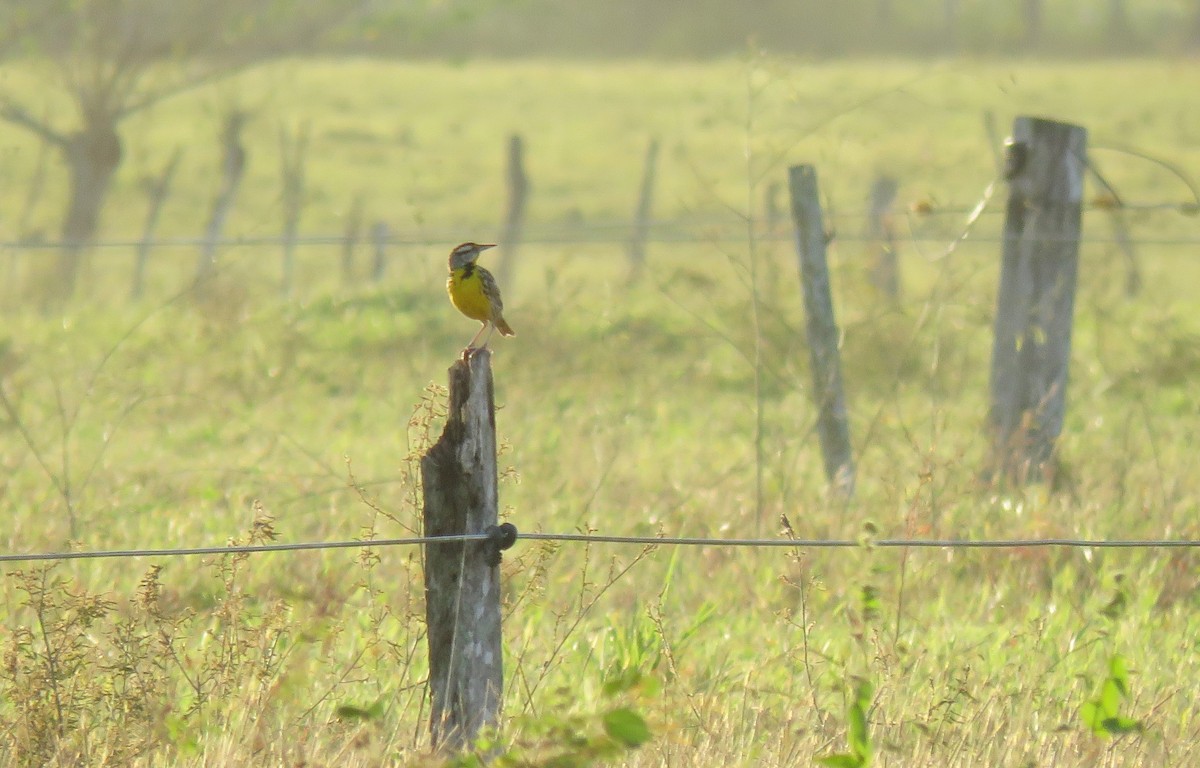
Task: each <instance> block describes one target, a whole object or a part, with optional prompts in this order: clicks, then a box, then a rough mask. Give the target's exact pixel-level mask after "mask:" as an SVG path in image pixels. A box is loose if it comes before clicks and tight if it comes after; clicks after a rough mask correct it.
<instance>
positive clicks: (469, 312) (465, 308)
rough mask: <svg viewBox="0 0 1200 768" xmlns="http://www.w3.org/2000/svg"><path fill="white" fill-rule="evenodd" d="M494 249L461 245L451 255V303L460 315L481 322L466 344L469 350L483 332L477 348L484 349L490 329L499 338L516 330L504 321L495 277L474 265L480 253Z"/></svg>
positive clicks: (492, 245)
mask: <svg viewBox="0 0 1200 768" xmlns="http://www.w3.org/2000/svg"><path fill="white" fill-rule="evenodd" d="M495 247H496V244H495V243H489V244H487V245H480V244H478V243H463V244H462V245H460V246H458V247H457V248H455V249H454V250H453V251H451V252H450V278H449V279H448V280H446V292H447V293H449V294H450V301H451V302H452V303H453V304H454V306H456V307H458V311H459V312H462V313H463V314H464V315H466V316H467V317H469V318H471V319H472V320H478V321H479V322H481V323H483V327H482V328H480V329H479V333H476V334H475V338H473V339H471V342H470V343H469V344H467V349H468V350H470V349H475V342H476V341H478V340H479V336H480V335H481V334H482V333H483V332H484V331H487V332H488V335H487V336H486V337H484V339H483V344H481V345H480V348H482V347H486V346H487V343H488V339H490V338H491V337H492V330H493V329H494V330H497V331H500V335H501V336H515V335H516V331H514V330H513V329H512V328H511V327H510V326H509V324H508V323H507V322H506V321H505V320H504V302H503V301H501V299H500V288H499V287H498V286H497V285H496V278H494V277H492V273H491V272H488V271H487V270H486V269H484V268H483V267H481V266H479V265H478V264H476V263H475V262H476V261H477V260H478V259H479V254H480V253H482V252H484V251H486V250H487V249H488V248H495Z"/></svg>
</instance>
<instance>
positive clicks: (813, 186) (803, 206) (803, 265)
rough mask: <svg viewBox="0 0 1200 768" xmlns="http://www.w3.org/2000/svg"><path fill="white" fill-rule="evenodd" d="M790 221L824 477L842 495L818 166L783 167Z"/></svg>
mask: <svg viewBox="0 0 1200 768" xmlns="http://www.w3.org/2000/svg"><path fill="white" fill-rule="evenodd" d="M788 188H789V190H790V193H791V198H792V220H793V221H794V222H795V225H796V251H797V255H798V256H799V260H800V282H801V285H802V287H803V290H804V317H805V323H806V325H807V329H808V348H809V355H810V360H811V366H812V376H813V398H814V399H815V400H816V404H817V413H818V415H817V434H818V435H819V436H820V440H821V452H822V454H823V455H824V457H825V476H826V477H827V478H829V482H830V483H831V484H832V485H833V486H834V487H835V488H836V489H838V490H839V491H841V492H843V493H845V494H846V495H847V496H848V495H850V494H851V493H853V491H854V460H853V457H852V456H851V453H850V426H849V417H848V415H847V413H846V399H845V395H844V394H843V393H842V366H841V358H840V354H839V352H838V341H839V338H838V336H839V334H838V328H837V323H836V322H835V321H834V317H833V295H832V292H831V291H830V287H829V266H828V264H827V263H826V261H825V240H826V238H825V225H824V222H823V221H822V216H821V198H820V195H819V193H818V187H817V171H816V169H815V168H813V166H811V165H794V166H792V167H791V168H790V169H789V170H788Z"/></svg>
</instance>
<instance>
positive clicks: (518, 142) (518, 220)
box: [496, 133, 529, 297]
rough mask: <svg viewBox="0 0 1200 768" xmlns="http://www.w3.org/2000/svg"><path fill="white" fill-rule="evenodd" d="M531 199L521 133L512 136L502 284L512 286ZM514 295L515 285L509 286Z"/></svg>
mask: <svg viewBox="0 0 1200 768" xmlns="http://www.w3.org/2000/svg"><path fill="white" fill-rule="evenodd" d="M528 198H529V176H528V175H527V174H526V173H525V141H524V140H523V139H522V138H521V135H520V134H519V133H514V134H513V135H512V136H510V137H509V139H508V210H507V211H506V212H505V214H504V234H503V236H502V237H501V238H500V262H499V264H497V265H496V276H497V278H498V279H499V282H500V285H503V286H511V285H512V284H513V280H512V270H513V265H514V264H515V263H516V259H517V248H518V246H520V244H521V231H522V229H524V226H525V202H526V200H527V199H528ZM505 290H506V293H507V294H508V295H509V296H510V297H511V294H512V288H511V287H506V289H505Z"/></svg>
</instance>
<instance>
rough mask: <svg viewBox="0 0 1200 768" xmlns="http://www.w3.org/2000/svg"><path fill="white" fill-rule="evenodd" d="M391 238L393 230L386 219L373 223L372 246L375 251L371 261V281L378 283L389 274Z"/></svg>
mask: <svg viewBox="0 0 1200 768" xmlns="http://www.w3.org/2000/svg"><path fill="white" fill-rule="evenodd" d="M391 239H392V230H391V228H390V227H389V226H388V223H387V222H386V221H377V222H375V223H374V224H372V225H371V247H372V249H373V250H374V252H375V255H374V257H373V258H372V261H371V282H375V283H378V282H379V281H380V280H382V279H383V276H384V275H385V274H387V265H388V255H387V249H388V243H389V242H390V241H391Z"/></svg>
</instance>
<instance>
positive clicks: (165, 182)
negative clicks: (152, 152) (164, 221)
mask: <svg viewBox="0 0 1200 768" xmlns="http://www.w3.org/2000/svg"><path fill="white" fill-rule="evenodd" d="M182 156H183V149H181V148H179V147H176V149H175V151H174V152H173V153H172V154H171V159H170V160H168V161H167V165H166V167H165V168H163V172H162V173H160V174H159V175H158V178H156V179H147V180H146V194H147V195H148V196H149V197H150V207H149V208H147V210H146V224H145V225H144V226H143V227H142V239H141V240H140V241H139V242H138V247H137V255H136V256H135V257H134V262H133V285H132V286H130V289H129V296H130V298H131V299H133V300H134V301H136V300H138V299H140V298H142V293H143V292H144V291H145V288H146V264H147V262H149V261H150V249H151V248H152V247H153V245H154V230H155V229H156V228H157V227H158V217H159V215H160V214H161V213H162V207H163V203H165V202H166V201H167V196H168V195H169V194H170V192H171V182H172V181H173V180H174V178H175V170H176V169H177V168H178V167H179V158H181V157H182Z"/></svg>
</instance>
